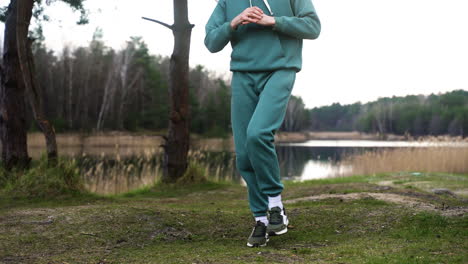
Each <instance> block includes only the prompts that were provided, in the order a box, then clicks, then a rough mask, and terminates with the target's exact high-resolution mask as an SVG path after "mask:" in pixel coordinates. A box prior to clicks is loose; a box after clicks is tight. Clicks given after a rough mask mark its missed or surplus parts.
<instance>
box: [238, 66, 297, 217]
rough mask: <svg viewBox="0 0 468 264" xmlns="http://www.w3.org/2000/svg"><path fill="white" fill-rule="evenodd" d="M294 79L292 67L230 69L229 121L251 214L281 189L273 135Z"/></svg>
mask: <svg viewBox="0 0 468 264" xmlns="http://www.w3.org/2000/svg"><path fill="white" fill-rule="evenodd" d="M295 79H296V71H295V70H293V69H281V70H276V71H271V72H244V71H242V72H241V71H234V72H233V76H232V81H231V90H232V97H231V123H232V132H233V136H234V145H235V152H236V167H237V170H238V171H239V174H240V175H241V176H242V178H243V179H244V180H245V182H246V183H247V189H248V197H249V206H250V209H251V211H252V213H253V215H254V216H264V215H266V214H267V211H268V196H272V197H274V196H277V195H279V194H281V192H282V191H283V184H282V183H281V178H280V168H279V163H278V157H277V155H276V150H275V145H274V135H275V132H276V131H277V130H278V129H279V128H280V126H281V124H282V123H283V120H284V116H285V114H286V108H287V106H288V101H289V97H290V96H291V91H292V89H293V86H294V81H295Z"/></svg>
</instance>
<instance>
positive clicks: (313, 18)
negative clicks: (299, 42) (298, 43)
mask: <svg viewBox="0 0 468 264" xmlns="http://www.w3.org/2000/svg"><path fill="white" fill-rule="evenodd" d="M290 1H291V7H292V9H293V11H294V14H295V16H293V17H288V16H280V17H275V21H276V23H275V26H273V29H274V30H276V31H278V32H281V33H284V34H286V35H289V36H291V37H295V38H300V39H316V38H318V36H319V35H320V30H321V26H320V20H319V18H318V16H317V13H316V12H315V8H314V6H313V4H312V2H311V0H290Z"/></svg>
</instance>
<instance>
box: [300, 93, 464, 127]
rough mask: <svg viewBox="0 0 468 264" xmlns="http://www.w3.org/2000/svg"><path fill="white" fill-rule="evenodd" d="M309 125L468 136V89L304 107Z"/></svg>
mask: <svg viewBox="0 0 468 264" xmlns="http://www.w3.org/2000/svg"><path fill="white" fill-rule="evenodd" d="M303 111H304V112H306V115H308V116H309V124H308V127H304V128H303V129H308V130H315V131H317V130H319V131H351V130H355V131H361V132H371V133H382V134H386V133H392V134H397V135H404V134H409V135H412V136H421V135H443V134H449V135H453V136H466V135H467V133H468V91H464V90H456V91H452V92H447V93H444V94H439V95H435V94H431V95H429V96H423V95H417V96H416V95H409V96H405V97H395V96H394V97H392V98H388V97H385V98H380V99H379V100H377V101H374V102H369V103H366V104H361V103H355V104H351V105H340V104H332V105H330V106H325V107H318V108H313V109H310V110H309V109H304V110H303Z"/></svg>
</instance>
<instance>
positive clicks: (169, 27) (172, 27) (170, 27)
mask: <svg viewBox="0 0 468 264" xmlns="http://www.w3.org/2000/svg"><path fill="white" fill-rule="evenodd" d="M141 18H143V19H146V20H149V21H151V22H155V23H158V24H160V25H162V26H165V27H167V28H168V29H170V30H173V29H174V26H171V25H169V24H166V23H164V22H161V21H159V20H155V19H151V18H147V17H141Z"/></svg>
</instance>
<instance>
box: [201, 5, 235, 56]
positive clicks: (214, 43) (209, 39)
mask: <svg viewBox="0 0 468 264" xmlns="http://www.w3.org/2000/svg"><path fill="white" fill-rule="evenodd" d="M225 7H226V2H225V0H220V1H219V2H218V5H217V6H216V8H215V9H214V11H213V13H212V14H211V17H210V19H209V20H208V23H207V24H206V26H205V31H206V35H205V46H206V47H207V48H208V50H209V51H210V52H213V53H214V52H218V51H221V50H222V49H223V48H224V47H225V46H226V45H227V44H228V43H229V41H230V39H231V35H232V32H234V29H232V28H231V22H230V21H226V20H227V19H226V11H225Z"/></svg>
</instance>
